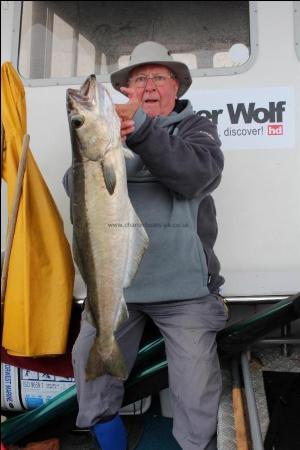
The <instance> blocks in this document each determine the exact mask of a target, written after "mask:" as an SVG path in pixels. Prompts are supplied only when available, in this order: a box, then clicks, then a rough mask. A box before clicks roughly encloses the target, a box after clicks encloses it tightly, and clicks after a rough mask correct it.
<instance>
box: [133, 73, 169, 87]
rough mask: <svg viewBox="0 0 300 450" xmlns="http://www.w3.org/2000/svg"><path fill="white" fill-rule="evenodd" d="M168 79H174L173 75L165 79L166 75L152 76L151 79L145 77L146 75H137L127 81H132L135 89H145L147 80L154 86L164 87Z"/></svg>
mask: <svg viewBox="0 0 300 450" xmlns="http://www.w3.org/2000/svg"><path fill="white" fill-rule="evenodd" d="M170 78H175V77H174V75H173V76H172V75H171V76H169V77H167V76H166V75H159V74H157V75H154V76H153V77H147V76H146V75H139V76H137V77H135V78H129V81H130V80H132V81H133V83H134V85H135V87H138V88H139V87H145V86H146V84H147V82H148V80H152V81H153V83H154V84H155V86H158V87H160V86H164V85H165V84H166V82H167V80H169V79H170Z"/></svg>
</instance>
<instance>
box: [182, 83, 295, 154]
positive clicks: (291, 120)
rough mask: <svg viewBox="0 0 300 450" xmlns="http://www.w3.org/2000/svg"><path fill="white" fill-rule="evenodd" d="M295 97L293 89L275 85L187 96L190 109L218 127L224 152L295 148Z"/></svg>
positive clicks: (197, 93) (207, 91) (194, 93)
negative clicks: (191, 106) (190, 102)
mask: <svg viewBox="0 0 300 450" xmlns="http://www.w3.org/2000/svg"><path fill="white" fill-rule="evenodd" d="M187 97H189V96H188V95H187ZM294 98H295V93H294V88H293V87H276V86H274V87H264V88H247V89H226V90H206V91H200V90H195V91H192V92H191V94H190V99H191V101H192V105H193V109H194V110H195V111H197V112H198V114H200V115H203V116H206V117H208V118H209V119H211V120H212V121H213V122H214V123H215V124H216V125H217V127H218V133H219V136H220V139H221V141H222V149H223V150H243V149H277V148H278V149H280V148H282V149H286V148H294V146H295V105H294Z"/></svg>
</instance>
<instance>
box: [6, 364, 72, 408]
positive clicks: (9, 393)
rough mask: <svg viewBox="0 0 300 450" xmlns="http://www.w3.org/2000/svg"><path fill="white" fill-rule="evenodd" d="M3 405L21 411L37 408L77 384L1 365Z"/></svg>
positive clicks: (44, 374) (69, 380) (70, 380)
mask: <svg viewBox="0 0 300 450" xmlns="http://www.w3.org/2000/svg"><path fill="white" fill-rule="evenodd" d="M1 381H2V383H1V405H2V408H3V409H9V410H16V411H21V410H22V409H24V408H25V409H32V408H37V407H39V406H41V405H43V404H45V403H46V402H47V401H49V400H51V399H52V398H53V397H55V396H56V395H58V394H60V393H61V392H63V391H64V390H66V389H68V388H69V387H71V386H73V385H74V384H75V380H74V378H64V377H59V376H54V375H49V374H47V373H41V372H34V371H32V370H26V369H18V368H17V367H14V366H11V365H9V364H4V363H3V364H1Z"/></svg>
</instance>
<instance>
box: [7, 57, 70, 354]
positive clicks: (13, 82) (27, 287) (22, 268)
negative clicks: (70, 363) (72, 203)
mask: <svg viewBox="0 0 300 450" xmlns="http://www.w3.org/2000/svg"><path fill="white" fill-rule="evenodd" d="M1 110H2V122H3V126H4V133H5V143H4V163H3V178H4V180H5V181H6V183H7V205H8V217H9V215H10V212H11V209H12V203H13V196H14V189H15V182H16V176H17V170H18V164H19V159H20V153H21V149H22V141H23V136H24V134H25V133H26V132H27V129H26V128H27V123H26V102H25V91H24V87H23V84H22V82H21V80H20V78H19V76H18V74H17V72H16V71H15V69H14V68H13V66H12V64H11V63H9V62H7V63H4V64H3V65H2V68H1ZM45 138H46V137H45ZM73 283H74V266H73V261H72V255H71V251H70V246H69V243H68V241H67V239H66V237H65V234H64V229H63V222H62V219H61V217H60V214H59V212H58V210H57V208H56V205H55V203H54V200H53V198H52V196H51V194H50V192H49V189H48V187H47V185H46V183H45V181H44V179H43V177H42V175H41V173H40V171H39V169H38V167H37V164H36V162H35V160H34V158H33V156H32V153H31V151H30V150H29V151H28V157H27V163H26V171H25V175H24V180H23V190H22V196H21V201H20V206H19V211H18V217H17V223H16V229H15V235H14V240H13V246H12V251H11V257H10V262H9V270H8V279H7V290H6V295H5V307H4V326H3V338H2V345H3V347H5V348H6V349H7V352H8V353H9V354H13V355H18V356H42V355H57V354H62V353H64V352H65V350H66V343H67V337H68V327H69V320H70V313H71V307H72V294H73Z"/></svg>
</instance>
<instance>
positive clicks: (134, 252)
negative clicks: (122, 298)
mask: <svg viewBox="0 0 300 450" xmlns="http://www.w3.org/2000/svg"><path fill="white" fill-rule="evenodd" d="M128 203H129V204H128V210H129V223H130V224H131V225H132V226H130V227H128V233H129V239H128V248H127V262H126V264H125V270H124V281H123V287H124V288H127V287H128V286H130V283H131V281H132V280H133V278H134V276H135V274H136V272H137V270H138V267H139V265H140V262H141V260H142V257H143V254H144V252H145V250H146V249H147V247H148V244H149V239H148V235H147V233H146V231H145V229H144V227H143V225H142V223H141V221H140V219H139V217H138V216H137V214H136V212H135V210H134V209H133V206H132V204H131V202H130V200H128Z"/></svg>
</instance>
